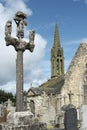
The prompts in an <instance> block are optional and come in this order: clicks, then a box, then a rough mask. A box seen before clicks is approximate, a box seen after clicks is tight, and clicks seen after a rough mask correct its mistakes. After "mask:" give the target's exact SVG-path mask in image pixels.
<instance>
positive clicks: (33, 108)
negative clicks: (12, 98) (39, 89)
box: [30, 100, 35, 115]
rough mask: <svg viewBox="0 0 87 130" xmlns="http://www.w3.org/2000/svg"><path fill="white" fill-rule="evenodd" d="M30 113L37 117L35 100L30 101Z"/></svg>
mask: <svg viewBox="0 0 87 130" xmlns="http://www.w3.org/2000/svg"><path fill="white" fill-rule="evenodd" d="M30 111H31V112H32V113H33V114H34V115H35V103H34V101H33V100H30Z"/></svg>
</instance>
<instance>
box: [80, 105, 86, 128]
mask: <svg viewBox="0 0 87 130" xmlns="http://www.w3.org/2000/svg"><path fill="white" fill-rule="evenodd" d="M81 118H82V121H81V128H80V130H87V105H82V107H81Z"/></svg>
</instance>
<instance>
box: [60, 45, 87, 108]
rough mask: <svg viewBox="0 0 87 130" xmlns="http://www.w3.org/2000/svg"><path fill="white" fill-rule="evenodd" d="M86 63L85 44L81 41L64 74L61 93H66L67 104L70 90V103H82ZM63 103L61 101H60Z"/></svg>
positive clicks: (86, 52)
mask: <svg viewBox="0 0 87 130" xmlns="http://www.w3.org/2000/svg"><path fill="white" fill-rule="evenodd" d="M86 65H87V44H86V43H81V44H80V46H79V48H78V50H77V52H76V54H75V56H74V58H73V59H72V62H71V64H70V66H69V68H68V71H67V73H66V75H65V83H64V86H63V89H62V92H61V93H62V95H64V94H66V96H67V98H66V99H67V100H66V101H67V104H68V103H69V97H68V93H69V91H72V93H73V94H74V95H73V96H72V104H74V105H75V106H76V107H78V106H80V105H82V104H83V103H84V88H83V78H84V73H85V71H86V69H87V68H86ZM62 105H63V102H62Z"/></svg>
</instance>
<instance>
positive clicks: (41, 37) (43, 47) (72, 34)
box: [0, 0, 87, 93]
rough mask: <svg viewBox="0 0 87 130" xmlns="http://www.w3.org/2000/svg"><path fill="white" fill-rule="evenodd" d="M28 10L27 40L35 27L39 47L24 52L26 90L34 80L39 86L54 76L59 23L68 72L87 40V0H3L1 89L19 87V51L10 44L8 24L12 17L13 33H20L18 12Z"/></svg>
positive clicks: (0, 15)
mask: <svg viewBox="0 0 87 130" xmlns="http://www.w3.org/2000/svg"><path fill="white" fill-rule="evenodd" d="M17 11H22V12H24V13H26V14H27V19H26V21H27V23H28V25H27V27H25V37H24V40H25V41H27V40H29V39H28V37H29V30H31V29H34V30H35V49H34V52H33V53H31V52H29V51H28V50H26V51H25V52H24V55H23V59H24V60H23V65H24V90H26V91H27V90H28V89H29V88H30V86H31V84H32V86H33V87H38V86H39V85H40V84H42V83H44V82H46V81H47V80H48V79H50V76H51V73H50V72H51V63H50V56H51V55H50V52H51V48H52V46H53V41H54V31H55V24H56V23H57V24H58V30H59V36H60V43H61V47H63V49H64V58H65V73H66V72H67V69H68V67H69V64H70V62H71V60H72V58H73V56H74V54H75V52H76V50H77V48H78V47H79V45H80V43H81V42H87V0H0V59H1V60H0V89H3V90H5V91H7V92H12V93H15V91H16V62H15V61H16V54H17V52H16V51H15V49H14V47H13V46H6V43H5V40H4V37H5V35H4V32H5V31H4V30H5V29H4V28H5V24H6V21H8V20H12V36H13V37H16V24H15V22H14V20H13V17H14V14H15V13H16V12H17Z"/></svg>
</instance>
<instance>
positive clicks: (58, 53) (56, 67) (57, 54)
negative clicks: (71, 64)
mask: <svg viewBox="0 0 87 130" xmlns="http://www.w3.org/2000/svg"><path fill="white" fill-rule="evenodd" d="M63 74H64V54H63V48H61V44H60V39H59V32H58V25H57V24H56V26H55V32H54V44H53V48H52V49H51V78H53V77H56V76H60V75H63Z"/></svg>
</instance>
